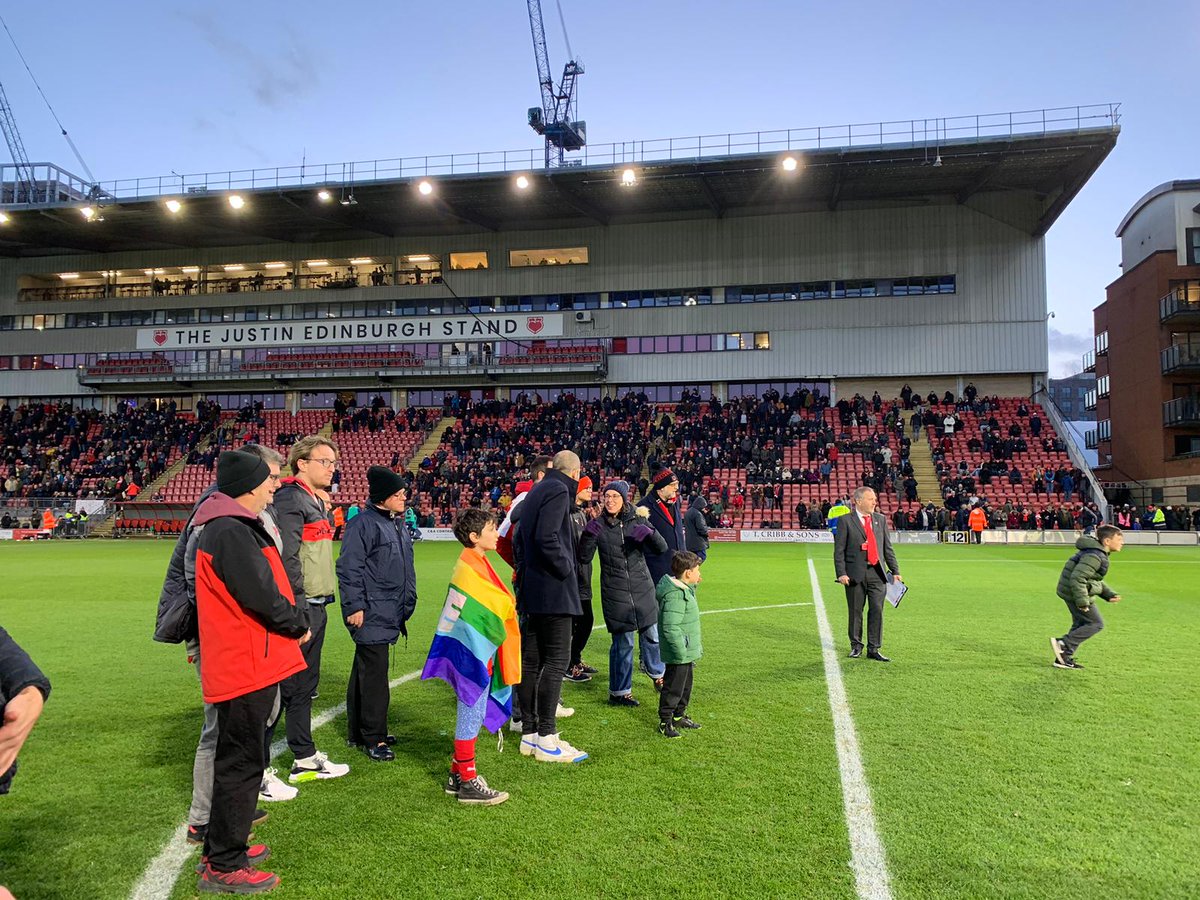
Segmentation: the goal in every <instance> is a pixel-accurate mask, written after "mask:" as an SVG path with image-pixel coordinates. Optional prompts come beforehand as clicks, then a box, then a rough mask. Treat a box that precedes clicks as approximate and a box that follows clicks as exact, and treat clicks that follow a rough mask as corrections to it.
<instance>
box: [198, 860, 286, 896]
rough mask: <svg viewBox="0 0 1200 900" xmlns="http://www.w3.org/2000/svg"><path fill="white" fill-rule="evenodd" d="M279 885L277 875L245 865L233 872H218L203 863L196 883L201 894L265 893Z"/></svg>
mask: <svg viewBox="0 0 1200 900" xmlns="http://www.w3.org/2000/svg"><path fill="white" fill-rule="evenodd" d="M277 887H279V876H278V875H276V874H275V873H273V872H260V871H258V869H252V868H250V867H248V866H247V867H246V868H244V869H238V870H237V871H235V872H218V871H217V870H216V869H214V868H213V867H212V866H210V865H205V867H204V872H203V873H201V875H200V880H199V882H198V883H197V884H196V889H197V890H198V891H200V893H202V894H205V893H207V894H265V893H266V892H267V891H272V890H274V889H275V888H277Z"/></svg>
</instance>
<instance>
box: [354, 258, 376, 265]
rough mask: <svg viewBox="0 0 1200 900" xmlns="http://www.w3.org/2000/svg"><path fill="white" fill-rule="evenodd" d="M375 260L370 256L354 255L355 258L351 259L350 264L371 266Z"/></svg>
mask: <svg viewBox="0 0 1200 900" xmlns="http://www.w3.org/2000/svg"><path fill="white" fill-rule="evenodd" d="M373 262H375V260H374V259H372V258H371V257H369V256H356V257H354V259H352V260H350V265H352V266H369V265H371V263H373Z"/></svg>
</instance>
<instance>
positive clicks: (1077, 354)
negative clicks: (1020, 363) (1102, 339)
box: [1049, 328, 1094, 378]
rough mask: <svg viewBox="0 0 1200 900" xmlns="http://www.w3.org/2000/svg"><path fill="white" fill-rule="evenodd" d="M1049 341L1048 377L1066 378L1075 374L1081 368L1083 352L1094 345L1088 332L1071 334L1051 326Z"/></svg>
mask: <svg viewBox="0 0 1200 900" xmlns="http://www.w3.org/2000/svg"><path fill="white" fill-rule="evenodd" d="M1049 341H1050V348H1049V349H1050V377H1051V378H1066V377H1068V376H1070V375H1077V374H1079V372H1080V371H1082V369H1083V354H1085V353H1087V352H1088V351H1089V350H1091V349H1092V348H1093V347H1094V340H1093V337H1092V335H1090V334H1072V333H1070V332H1065V331H1059V330H1058V329H1057V328H1051V329H1050V331H1049Z"/></svg>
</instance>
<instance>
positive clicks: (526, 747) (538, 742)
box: [513, 450, 587, 763]
mask: <svg viewBox="0 0 1200 900" xmlns="http://www.w3.org/2000/svg"><path fill="white" fill-rule="evenodd" d="M579 470H580V463H579V457H578V456H577V455H576V454H574V453H572V452H571V451H570V450H562V451H560V452H558V453H557V454H555V456H554V459H553V460H552V461H551V463H550V470H549V471H548V472H546V476H545V478H543V479H542V480H541V481H539V482H538V483H537V484H536V485H534V486H533V488H532V489H531V490H530V491H529V496H528V497H526V498H525V500H524V502H523V503H521V505H520V506H518V507H517V509H516V510H515V512H514V513H513V524H514V525H516V526H518V527H517V530H516V536H515V538H514V548H513V549H514V551H515V554H516V556H517V558H518V559H520V560H521V566H520V567H519V568H518V570H517V603H518V610H519V612H520V613H521V616H522V620H521V684H520V687H519V689H518V690H519V693H520V697H521V753H522V755H524V756H532V757H533V758H534V759H536V760H538V761H539V762H568V763H572V762H582V761H583V760H585V759H587V754H586V753H584V752H583V751H582V750H577V749H576V748H575V747H572V746H571V745H570V744H568V743H567V742H566V741H564V740H563V739H562V738H561V737H559V734H558V724H557V718H556V711H557V709H558V701H559V697H560V696H561V694H562V681H563V675H565V674H566V671H567V664H568V663H569V662H570V659H571V634H572V625H573V623H574V617H575V616H578V615H581V614H582V613H583V607H582V605H581V604H580V600H579V584H578V582H577V580H576V570H577V567H578V565H579V563H578V561H577V560H578V549H577V548H578V541H577V539H576V537H575V527H574V524H573V523H572V521H571V511H572V510H573V509H574V507H575V495H576V493H577V492H578V484H579Z"/></svg>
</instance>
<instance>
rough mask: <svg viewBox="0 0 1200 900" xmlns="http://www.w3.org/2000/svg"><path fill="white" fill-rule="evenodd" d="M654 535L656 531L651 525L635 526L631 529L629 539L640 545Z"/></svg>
mask: <svg viewBox="0 0 1200 900" xmlns="http://www.w3.org/2000/svg"><path fill="white" fill-rule="evenodd" d="M652 534H654V529H653V528H651V527H650V526H649V525H634V526H632V527H631V528H630V529H629V537H630V538H631V539H633V540H635V541H637V542H638V543H639V544H640V543H641V542H642V541H644V540H646V538H648V537H650V535H652Z"/></svg>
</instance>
